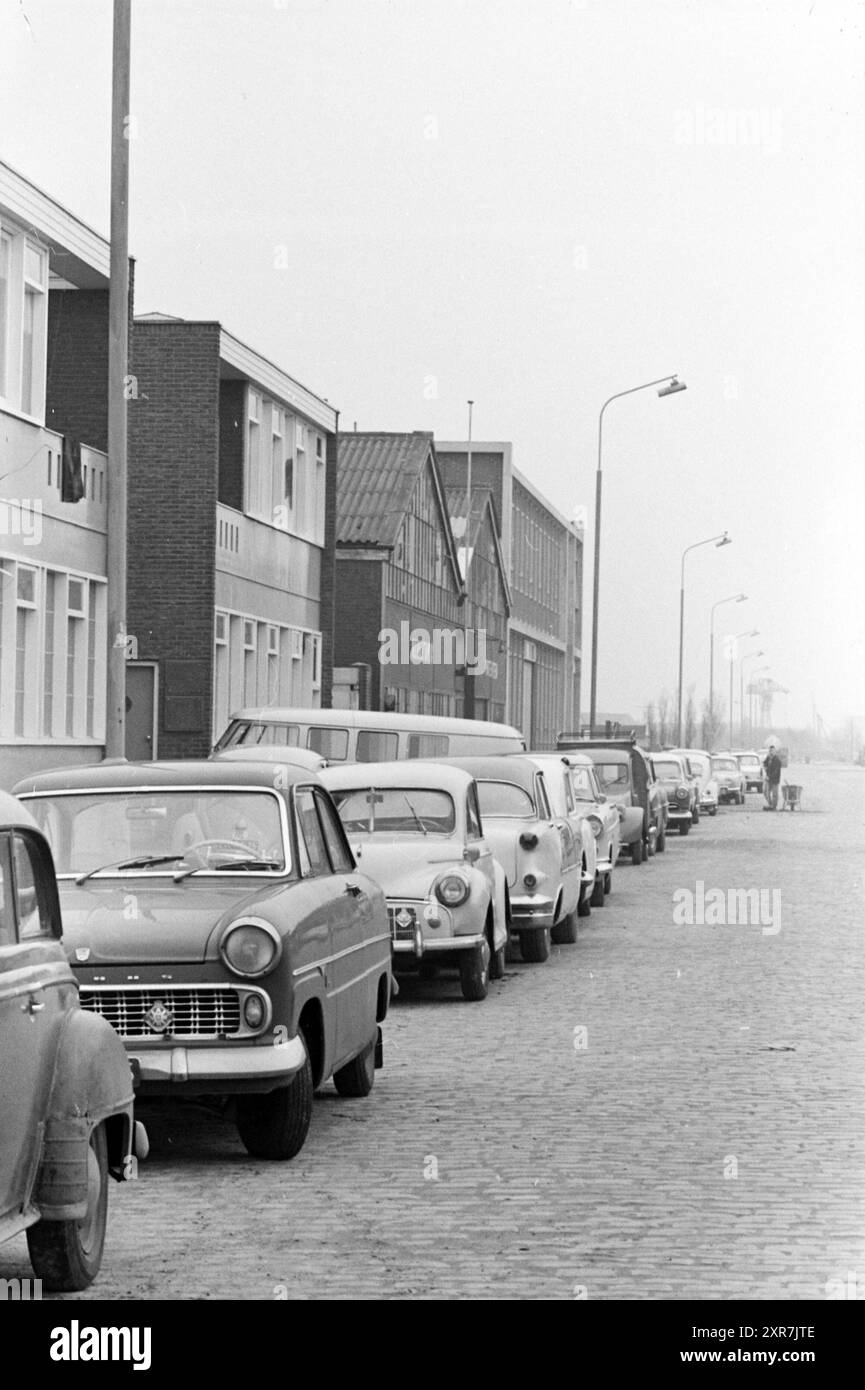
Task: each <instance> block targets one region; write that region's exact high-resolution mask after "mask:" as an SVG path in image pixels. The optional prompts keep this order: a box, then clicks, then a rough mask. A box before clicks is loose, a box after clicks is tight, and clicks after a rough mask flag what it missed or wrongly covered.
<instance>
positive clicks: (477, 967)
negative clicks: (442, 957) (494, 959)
mask: <svg viewBox="0 0 865 1390" xmlns="http://www.w3.org/2000/svg"><path fill="white" fill-rule="evenodd" d="M459 966H460V989H461V990H462V992H463V998H464V999H471V1000H473V1001H477V1000H479V999H486V997H487V991H488V989H489V986H490V948H489V943H488V942H487V941H486V940H484V941H483V942H482V943H481V945H480V946H475V947H474V948H473V949H472V950H471V951H460V954H459Z"/></svg>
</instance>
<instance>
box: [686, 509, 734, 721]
mask: <svg viewBox="0 0 865 1390" xmlns="http://www.w3.org/2000/svg"><path fill="white" fill-rule="evenodd" d="M713 541H714V544H715V549H716V550H718V549H720V547H721V546H722V545H732V541H731V539H730V537H729V536H728V535H727V532H726V531H724V532H723V533H722V534H721V535H720V536H710V537H709V538H708V540H705V541H694V544H693V545H686V546H685V549H684V550H683V551H682V573H681V579H680V582H679V699H678V703H677V705H676V710H677V714H676V722H677V724H678V726H679V740H678V743H679V747H680V748H681V746H682V666H683V661H684V645H685V556H686V555H687V554H688V551H689V550H697V549H699V547H700V546H701V545H711V544H712V542H713Z"/></svg>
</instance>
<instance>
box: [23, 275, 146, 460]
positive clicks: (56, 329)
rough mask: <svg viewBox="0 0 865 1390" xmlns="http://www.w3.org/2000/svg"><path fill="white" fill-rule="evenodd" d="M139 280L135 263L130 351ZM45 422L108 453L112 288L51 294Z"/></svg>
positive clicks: (131, 298)
mask: <svg viewBox="0 0 865 1390" xmlns="http://www.w3.org/2000/svg"><path fill="white" fill-rule="evenodd" d="M134 278H135V277H134V264H133V262H131V261H130V263H129V322H130V351H131V339H132V328H131V324H132V303H133V294H134ZM130 370H131V368H130ZM45 424H46V425H47V426H48V428H49V429H52V430H57V432H58V433H59V434H71V435H73V436H74V437H75V438H76V439H79V440H81V442H82V444H89V445H90V446H91V447H92V448H94V449H102V450H103V451H104V452H107V449H108V290H107V289H102V290H51V291H49V294H48V361H47V375H46V388H45Z"/></svg>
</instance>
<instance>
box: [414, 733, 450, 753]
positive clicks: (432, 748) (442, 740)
mask: <svg viewBox="0 0 865 1390" xmlns="http://www.w3.org/2000/svg"><path fill="white" fill-rule="evenodd" d="M449 746H450V739H449V738H448V736H447V734H409V739H408V755H409V757H410V758H446V757H447V755H448V748H449Z"/></svg>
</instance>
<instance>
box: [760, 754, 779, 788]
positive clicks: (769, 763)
mask: <svg viewBox="0 0 865 1390" xmlns="http://www.w3.org/2000/svg"><path fill="white" fill-rule="evenodd" d="M763 767H764V768H765V769H766V776H767V777H768V779H769V781H770V782H780V780H781V759H780V758H779V757H778V754H777V753H775V752H774V751H773V752H771V753H770V754H769V756H768V757H767V758H766V761H765V762H764V763H763Z"/></svg>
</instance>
